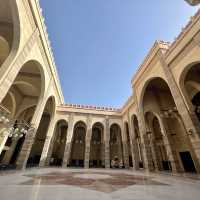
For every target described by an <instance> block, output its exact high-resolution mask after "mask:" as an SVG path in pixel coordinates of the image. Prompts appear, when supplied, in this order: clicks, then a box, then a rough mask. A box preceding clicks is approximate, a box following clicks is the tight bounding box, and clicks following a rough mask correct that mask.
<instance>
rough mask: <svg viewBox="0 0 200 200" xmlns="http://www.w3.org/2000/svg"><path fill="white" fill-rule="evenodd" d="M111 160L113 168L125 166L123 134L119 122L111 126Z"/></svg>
mask: <svg viewBox="0 0 200 200" xmlns="http://www.w3.org/2000/svg"><path fill="white" fill-rule="evenodd" d="M110 162H111V167H112V168H119V167H120V168H123V167H124V158H123V144H122V135H121V128H120V126H119V125H118V124H112V125H111V126H110Z"/></svg>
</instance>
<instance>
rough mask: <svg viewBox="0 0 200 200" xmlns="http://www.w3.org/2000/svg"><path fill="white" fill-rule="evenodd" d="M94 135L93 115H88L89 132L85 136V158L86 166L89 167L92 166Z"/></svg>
mask: <svg viewBox="0 0 200 200" xmlns="http://www.w3.org/2000/svg"><path fill="white" fill-rule="evenodd" d="M91 137H92V120H91V116H88V119H87V132H86V138H85V159H84V168H86V169H88V168H89V167H90V143H91Z"/></svg>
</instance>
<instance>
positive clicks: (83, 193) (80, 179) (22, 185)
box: [0, 168, 200, 200]
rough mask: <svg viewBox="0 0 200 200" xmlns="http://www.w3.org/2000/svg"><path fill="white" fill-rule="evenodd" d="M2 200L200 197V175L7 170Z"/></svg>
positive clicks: (0, 180)
mask: <svg viewBox="0 0 200 200" xmlns="http://www.w3.org/2000/svg"><path fill="white" fill-rule="evenodd" d="M0 194H1V196H0V199H1V200H10V199H15V200H29V199H31V200H51V199H52V200H56V199H59V200H60V199H70V200H73V199H76V200H79V199H80V200H90V199H91V200H97V199H98V200H100V199H101V200H111V199H117V200H119V199H123V200H143V199H145V200H146V199H148V200H157V199H159V200H169V199H171V200H189V199H191V200H198V199H199V195H200V178H199V177H198V176H194V177H193V176H192V175H190V177H179V176H176V175H174V176H171V175H170V176H169V175H167V174H160V175H159V174H155V173H154V174H153V173H152V174H149V173H145V172H140V171H138V172H133V171H131V170H79V169H56V168H48V169H33V170H28V171H25V172H19V171H18V172H13V173H4V174H1V177H0Z"/></svg>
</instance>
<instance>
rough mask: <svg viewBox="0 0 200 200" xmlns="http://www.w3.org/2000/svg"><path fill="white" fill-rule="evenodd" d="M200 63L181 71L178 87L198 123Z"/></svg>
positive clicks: (199, 117)
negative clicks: (179, 86)
mask: <svg viewBox="0 0 200 200" xmlns="http://www.w3.org/2000/svg"><path fill="white" fill-rule="evenodd" d="M199 77H200V63H197V64H193V65H190V66H188V67H186V69H185V70H184V71H183V73H182V76H181V79H180V85H181V88H182V91H183V94H184V95H185V98H186V100H187V102H188V104H189V105H190V106H192V111H194V112H195V114H196V116H197V118H198V120H199V121H200V78H199Z"/></svg>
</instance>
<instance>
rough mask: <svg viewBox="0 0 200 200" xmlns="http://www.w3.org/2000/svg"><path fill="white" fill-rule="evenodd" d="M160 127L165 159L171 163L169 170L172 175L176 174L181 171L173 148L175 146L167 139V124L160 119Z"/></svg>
mask: <svg viewBox="0 0 200 200" xmlns="http://www.w3.org/2000/svg"><path fill="white" fill-rule="evenodd" d="M160 125H161V132H162V133H163V143H164V146H165V148H166V151H167V157H168V160H169V161H170V163H171V168H172V169H171V170H172V172H173V173H177V172H179V171H181V167H180V164H179V161H178V158H177V155H176V149H175V148H174V146H175V145H174V144H173V143H172V141H170V139H169V134H168V132H169V131H168V127H167V123H166V122H165V120H164V119H162V118H161V120H160Z"/></svg>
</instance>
